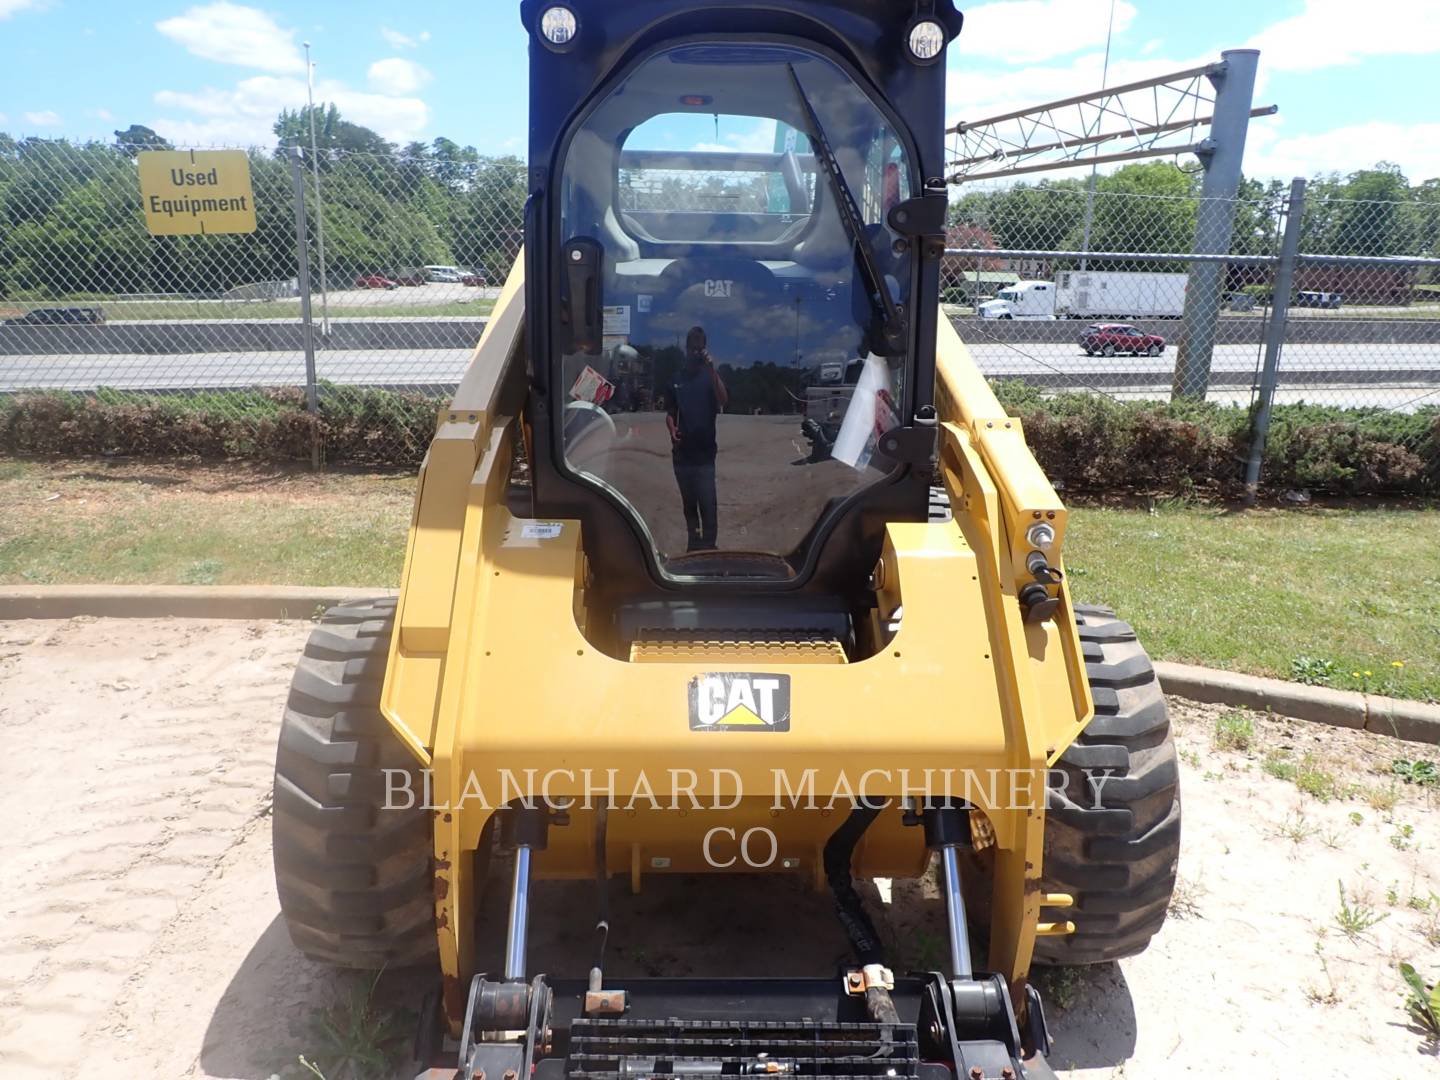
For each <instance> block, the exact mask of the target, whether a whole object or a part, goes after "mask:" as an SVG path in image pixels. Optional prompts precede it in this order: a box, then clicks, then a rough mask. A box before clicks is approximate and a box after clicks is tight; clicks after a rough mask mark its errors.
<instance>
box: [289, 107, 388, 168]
mask: <svg viewBox="0 0 1440 1080" xmlns="http://www.w3.org/2000/svg"><path fill="white" fill-rule="evenodd" d="M311 111H312V109H311V107H310V106H309V105H306V106H304V107H303V108H299V109H284V110H282V111H281V113H280V116H279V118H278V119H277V120H276V121H275V126H274V128H273V129H272V130H273V131H274V132H275V137H276V138H277V139H279V141H280V145H279V147H278V148H277V151H276V152H277V153H278V154H280V155H281V156H283V155H284V153H285V151H286V150H288V149H289V148H291V147H293V146H298V147H301V148H302V149H304V150H306V151H307V152H308V151H309V148H310V115H311ZM313 111H314V115H315V146H316V148H317V149H318V150H319V151H320V160H321V164H322V165H323V164H325V162H326V160H327V158H328V157H329V155H330V152H332V151H340V152H341V153H346V154H369V155H371V156H373V157H384V158H388V157H390V156H391V155H392V154H394V153H395V146H394V144H393V143H389V142H386V141H385V139H384V138H382V137H381V136H380V135H379V134H378V133H377V132H374V131H371V130H370V129H369V128H367V127H363V126H362V125H360V124H352V123H351V122H350V121H349V120H345V119H343V118H342V117H341V116H340V110H339V109H338V108H336V107H335V105H334V104H328V105H327V104H325V103H323V102H322V103H321V104H319V105H316V106H314V109H313Z"/></svg>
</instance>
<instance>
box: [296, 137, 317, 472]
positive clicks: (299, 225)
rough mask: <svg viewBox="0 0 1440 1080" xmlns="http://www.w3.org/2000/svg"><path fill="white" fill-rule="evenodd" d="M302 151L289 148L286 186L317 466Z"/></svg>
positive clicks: (313, 460) (312, 450)
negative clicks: (290, 193)
mask: <svg viewBox="0 0 1440 1080" xmlns="http://www.w3.org/2000/svg"><path fill="white" fill-rule="evenodd" d="M303 157H304V151H302V150H301V149H300V148H299V147H298V146H292V147H290V185H291V188H292V189H293V191H294V200H295V261H296V263H297V265H298V269H299V281H300V337H301V340H302V342H303V343H304V348H305V408H306V409H307V410H309V412H310V415H311V416H313V417H315V424H314V426H313V427H314V432H315V434H314V436H313V438H312V440H311V443H310V464H311V465H312V466H313V467H314V468H317V469H318V468H319V467H320V425H319V414H320V394H319V389H318V387H317V386H316V378H315V323H314V320H313V319H312V317H311V313H310V229H309V225H308V223H307V222H306V220H305V174H304V172H303V171H302V169H301V160H302V159H303Z"/></svg>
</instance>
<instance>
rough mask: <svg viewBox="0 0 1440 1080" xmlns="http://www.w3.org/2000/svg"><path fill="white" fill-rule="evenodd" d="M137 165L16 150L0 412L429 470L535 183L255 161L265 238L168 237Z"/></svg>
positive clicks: (404, 162)
mask: <svg viewBox="0 0 1440 1080" xmlns="http://www.w3.org/2000/svg"><path fill="white" fill-rule="evenodd" d="M141 149H144V148H127V147H123V146H115V145H111V144H99V143H92V144H85V145H77V144H72V143H68V142H65V141H60V140H40V139H27V140H23V141H21V142H18V143H15V142H10V143H9V145H8V146H0V222H3V230H4V231H3V233H0V319H3V320H4V325H3V327H0V394H4V395H9V396H11V397H12V398H13V396H14V395H17V394H21V393H27V392H35V391H50V392H54V393H52V394H51V395H50V398H49V400H48V401H47V402H46V404H47V405H48V406H49V407H50V410H51V412H52V413H57V412H58V413H59V414H63V415H65V416H71V414H72V413H79V412H83V403H84V402H89V401H99V402H102V403H106V404H122V405H130V406H133V407H134V408H135V409H148V410H150V411H151V412H152V413H153V412H154V411H157V410H158V411H160V412H164V413H165V414H167V417H168V418H170V419H172V420H173V421H174V422H173V423H171V424H170V425H169V429H170V430H171V434H172V435H173V434H174V433H175V429H176V428H177V427H184V426H186V425H185V423H184V422H185V419H186V416H187V415H188V416H190V417H192V418H193V417H194V416H195V415H198V414H201V413H203V415H204V416H205V418H206V423H205V424H203V425H197V424H193V423H192V424H190V425H188V429H189V430H190V432H191V435H192V437H193V442H191V443H188V444H187V443H186V442H185V441H184V440H183V439H182V440H181V441H179V442H178V443H176V444H175V446H174V447H173V448H174V449H176V450H179V451H184V450H186V449H187V448H189V449H194V450H196V451H198V452H211V451H214V450H217V449H218V450H219V451H220V452H241V453H243V452H246V451H247V449H248V448H249V446H250V444H252V443H253V444H255V449H256V450H257V451H263V450H264V447H263V446H262V445H261V444H263V443H264V442H266V441H270V442H272V443H273V442H275V441H276V440H277V439H278V440H279V441H280V443H281V444H282V445H279V446H276V447H274V449H275V450H276V451H277V452H279V453H282V454H288V453H291V452H293V451H296V450H298V449H300V447H299V446H297V445H296V444H297V442H298V443H300V444H303V443H304V442H306V440H307V439H309V440H312V441H313V442H314V443H315V448H316V450H317V451H321V452H327V453H329V454H331V455H332V456H336V457H344V458H345V459H346V460H357V459H358V460H362V461H363V460H374V461H393V460H403V461H410V460H416V459H418V456H419V455H420V454H421V453H423V449H424V447H425V445H427V444H428V441H429V436H430V434H431V433H432V432H433V427H434V417H435V413H436V410H437V409H438V408H439V407H440V405H441V404H443V401H444V399H445V398H446V396H447V395H448V394H449V392H450V391H451V390H453V388H454V386H455V384H456V383H457V382H458V381H459V379H460V376H461V375H462V374H463V373H464V370H465V367H466V365H467V364H468V362H469V358H470V353H471V350H472V349H473V347H474V344H475V342H476V341H477V340H478V338H479V336H480V332H481V330H482V329H483V327H484V323H485V319H486V317H487V316H488V314H489V313H490V310H491V308H492V306H493V304H494V301H495V298H496V297H497V296H498V295H499V291H500V286H501V285H502V284H503V283H504V280H505V277H506V276H507V275H508V274H509V272H510V268H511V265H512V264H513V263H514V261H515V257H516V255H517V253H518V252H519V250H520V248H521V246H522V243H523V223H522V218H523V208H524V201H525V194H526V184H527V181H526V171H525V168H524V165H523V164H522V163H520V162H519V161H517V160H514V159H499V160H482V161H479V162H466V161H448V160H440V159H437V158H434V157H427V158H424V159H410V158H405V157H400V156H386V155H374V154H357V153H344V152H329V153H326V154H324V155H322V157H321V158H320V159H319V160H318V161H304V160H302V159H301V158H300V157H299V156H298V155H292V154H289V153H286V152H278V151H275V150H254V149H251V150H248V151H246V154H247V157H248V159H249V166H250V177H251V186H252V189H253V192H254V205H255V210H256V229H255V231H254V232H252V233H246V234H231V235H204V236H152V235H150V234H149V233H148V232H147V230H146V225H145V218H144V214H143V210H142V203H141V196H140V189H139V180H138V168H137V164H136V156H137V153H138V151H139V150H141ZM297 209H298V210H299V211H300V212H299V213H298V214H297ZM302 238H303V245H304V250H305V253H306V256H307V259H306V261H307V262H308V265H309V271H310V273H309V286H310V300H311V303H310V305H309V306H310V309H311V317H312V320H313V334H310V333H307V332H306V326H305V324H304V319H303V307H304V305H303V304H302V297H301V289H302V277H303V276H304V275H303V274H302V269H301V260H300V250H301V242H302ZM322 252H323V254H322ZM307 339H308V341H310V342H313V351H314V359H313V364H311V363H310V362H309V360H308V358H307ZM377 390H378V391H385V393H383V394H382V393H375V392H374V391H377ZM67 394H68V395H72V396H73V397H74V401H73V402H71V403H70V404H71V405H72V406H73V408H71V409H69V410H68V411H67V410H66V409H65V408H64V404H65V403H64V401H63V396H64V395H67ZM307 404H309V405H310V406H311V407H310V409H309V410H308V411H310V412H311V415H312V421H311V422H310V423H308V424H307V423H306V421H305V417H303V416H302V417H296V416H294V415H293V414H294V413H295V412H296V410H297V408H302V409H303V408H304V407H305V406H306V405H307ZM317 416H318V418H319V419H318V421H317V420H314V419H313V418H314V417H317ZM72 419H73V421H74V422H73V423H72V428H73V427H75V426H76V425H79V424H81V422H82V421H84V420H85V417H84V416H82V415H76V416H74V417H72ZM150 419H151V421H154V420H156V417H154V416H153V415H152V416H151V417H150ZM216 419H218V420H219V421H221V422H222V426H223V430H220V431H215V430H213V429H214V428H215V424H214V423H213V421H215V420H216ZM201 428H206V429H207V430H204V431H202V430H201ZM322 435H323V437H322ZM94 438H95V439H99V440H100V441H102V442H103V438H104V436H103V433H100V432H97V433H94ZM164 441H165V440H162V442H164ZM217 443H218V445H217ZM166 445H168V443H167V444H166ZM84 448H85V446H84V443H83V441H82V445H81V447H80V449H84Z"/></svg>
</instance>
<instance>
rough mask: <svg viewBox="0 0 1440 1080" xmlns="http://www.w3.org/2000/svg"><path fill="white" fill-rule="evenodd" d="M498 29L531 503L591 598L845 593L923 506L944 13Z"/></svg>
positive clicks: (799, 6) (796, 4)
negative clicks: (573, 555)
mask: <svg viewBox="0 0 1440 1080" xmlns="http://www.w3.org/2000/svg"><path fill="white" fill-rule="evenodd" d="M522 17H523V18H524V20H525V24H526V26H527V28H528V29H529V30H530V33H531V65H530V71H531V148H530V161H531V168H530V189H531V190H530V201H529V204H528V209H527V223H526V265H527V279H526V287H527V297H526V299H527V344H528V351H529V358H530V379H531V389H530V408H529V412H528V419H529V421H530V424H531V428H532V439H531V444H532V455H533V459H534V469H533V499H534V513H535V514H536V515H537V516H542V517H546V516H553V517H562V516H564V517H578V518H579V519H580V520H581V521H582V523H583V527H584V536H585V546H586V552H587V556H588V557H589V559H590V562H591V566H592V571H593V575H594V577H595V578H596V579H597V580H598V581H600V582H601V584H602V585H604V586H608V587H610V588H612V589H615V590H616V591H622V592H625V591H628V592H631V593H638V592H644V591H646V590H649V591H652V592H653V591H656V590H658V591H660V592H665V593H676V592H682V593H683V592H700V593H703V592H704V591H705V590H707V589H710V590H715V589H722V590H725V591H726V592H727V593H735V592H747V591H750V592H766V591H792V590H800V591H805V590H809V591H812V592H829V593H833V592H834V591H835V590H836V588H837V584H838V583H841V582H844V583H847V584H849V585H853V583H854V582H855V581H857V580H860V581H863V580H864V578H865V576H866V574H867V573H868V570H869V569H870V567H872V566H873V564H874V562H875V559H876V557H877V556H878V553H879V550H880V546H881V543H882V541H883V531H884V525H885V522H887V521H896V520H924V519H925V515H926V511H927V503H928V501H927V491H928V484H929V468H928V464H929V454H930V449H929V447H930V446H931V445H933V439H931V440H930V441H928V442H927V436H928V435H929V434H930V433H931V432H933V427H931V426H930V425H931V424H933V420H932V417H933V409H932V408H931V402H932V397H931V395H932V391H933V382H934V348H935V345H934V342H935V321H934V320H935V318H936V316H937V311H938V306H937V297H938V267H939V253H940V249H942V248H943V240H942V241H938V242H937V239H936V237H937V236H941V237H942V238H943V217H944V209H945V195H944V184H943V179H942V178H943V160H942V153H943V100H944V78H945V72H944V63H943V56H944V46H945V44H946V43H947V42H948V40H950V39H951V38H953V36H954V34H955V33H956V32H958V29H959V16H958V14H957V13H956V12H955V11H954V9H953V7H952V6H951V4H950V2H949V0H920V2H917V3H910V2H899V3H890V4H876V3H873V2H870V0H824V2H822V0H809V2H807V0H785V2H779V3H775V2H771V3H766V4H763V5H760V4H755V5H750V4H747V3H737V4H730V5H714V4H711V3H701V2H696V0H654V2H650V3H644V4H638V3H631V4H615V3H612V2H610V0H565V2H564V3H554V2H543V0H531V2H527V3H525V4H524V5H523V10H522ZM922 22H923V23H926V24H927V26H928V27H930V28H934V27H936V26H939V27H942V28H943V30H944V32H943V34H940V35H933V36H930V37H926V36H925V35H923V34H913V33H912V31H913V30H914V28H915V27H916V26H917V25H919V24H920V23H922Z"/></svg>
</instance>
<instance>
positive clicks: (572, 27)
mask: <svg viewBox="0 0 1440 1080" xmlns="http://www.w3.org/2000/svg"><path fill="white" fill-rule="evenodd" d="M579 29H580V25H579V23H578V22H577V21H576V19H575V12H573V11H571V10H570V9H569V8H568V7H566V6H565V5H564V4H556V5H554V6H553V7H548V8H546V9H545V12H544V14H542V15H541V16H540V36H541V37H543V38H544V39H545V40H546V42H547V43H548V44H549V45H550V47H551V48H552V49H557V50H558V49H563V48H565V47H566V46H568V45H569V44H570V43H571V42H572V41H574V40H575V34H576V33H577V32H578V31H579Z"/></svg>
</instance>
